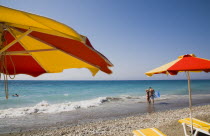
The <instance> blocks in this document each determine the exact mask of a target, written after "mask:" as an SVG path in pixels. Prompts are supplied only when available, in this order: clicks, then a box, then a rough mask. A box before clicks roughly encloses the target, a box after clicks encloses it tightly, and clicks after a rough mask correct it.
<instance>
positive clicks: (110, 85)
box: [0, 80, 210, 118]
mask: <svg viewBox="0 0 210 136" xmlns="http://www.w3.org/2000/svg"><path fill="white" fill-rule="evenodd" d="M0 86H1V88H0V90H1V91H0V118H13V117H22V116H26V115H30V114H46V113H47V114H51V113H52V114H54V113H61V112H66V111H74V110H77V109H88V108H92V107H100V106H102V105H103V104H105V103H110V102H112V103H114V102H117V101H124V102H125V101H132V102H134V101H136V102H142V103H144V102H146V97H145V89H147V88H149V87H152V88H154V90H155V91H158V92H159V93H160V98H158V100H164V99H173V98H178V97H180V96H187V95H188V86H187V80H114V81H101V80H100V81H92V80H91V81H78V80H77V81H66V80H65V81H61V80H59V81H54V80H51V81H48V80H33V81H30V80H9V81H8V86H9V99H6V98H5V92H4V81H0ZM191 90H192V94H193V95H209V94H210V80H192V81H191ZM14 94H18V95H19V96H18V97H14V96H13V95H14Z"/></svg>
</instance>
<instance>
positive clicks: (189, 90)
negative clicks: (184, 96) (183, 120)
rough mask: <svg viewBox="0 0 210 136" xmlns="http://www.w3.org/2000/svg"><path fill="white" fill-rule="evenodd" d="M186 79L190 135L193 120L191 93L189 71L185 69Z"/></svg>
mask: <svg viewBox="0 0 210 136" xmlns="http://www.w3.org/2000/svg"><path fill="white" fill-rule="evenodd" d="M186 74H187V80H188V93H189V109H190V124H191V136H192V135H193V120H192V94H191V88H190V72H189V71H186Z"/></svg>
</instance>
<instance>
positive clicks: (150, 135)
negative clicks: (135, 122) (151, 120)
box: [133, 128, 166, 136]
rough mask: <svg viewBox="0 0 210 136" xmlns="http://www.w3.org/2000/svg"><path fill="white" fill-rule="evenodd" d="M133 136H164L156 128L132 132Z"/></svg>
mask: <svg viewBox="0 0 210 136" xmlns="http://www.w3.org/2000/svg"><path fill="white" fill-rule="evenodd" d="M133 134H134V136H166V135H165V134H163V133H162V132H161V131H160V130H158V129H157V128H146V129H139V130H134V131H133Z"/></svg>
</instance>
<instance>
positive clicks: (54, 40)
mask: <svg viewBox="0 0 210 136" xmlns="http://www.w3.org/2000/svg"><path fill="white" fill-rule="evenodd" d="M17 29H19V28H17ZM19 30H20V31H23V32H25V31H26V30H24V29H19ZM30 35H31V36H33V37H35V38H37V39H39V40H40V41H44V42H46V43H49V44H50V45H53V46H54V47H56V48H58V49H60V50H62V51H64V52H66V53H68V54H70V55H72V56H73V57H75V58H78V59H80V60H82V61H84V62H86V63H89V64H91V65H93V66H97V67H98V68H99V69H100V70H101V71H103V72H105V73H109V74H110V73H112V71H111V70H109V69H108V67H107V66H109V64H108V63H107V62H106V61H105V59H104V57H102V55H101V54H100V53H98V52H97V51H96V50H94V49H93V48H92V45H91V44H90V42H89V41H87V44H88V46H86V45H85V44H83V43H81V42H79V41H76V40H72V39H69V38H63V37H59V36H55V35H49V34H45V33H40V32H34V31H33V32H32V33H30Z"/></svg>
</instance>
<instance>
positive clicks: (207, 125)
mask: <svg viewBox="0 0 210 136" xmlns="http://www.w3.org/2000/svg"><path fill="white" fill-rule="evenodd" d="M178 122H179V123H185V124H188V125H191V121H190V118H185V119H181V120H179V121H178ZM193 127H195V128H200V129H202V130H204V131H207V132H209V133H210V123H207V122H205V121H201V120H198V119H195V118H193Z"/></svg>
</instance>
